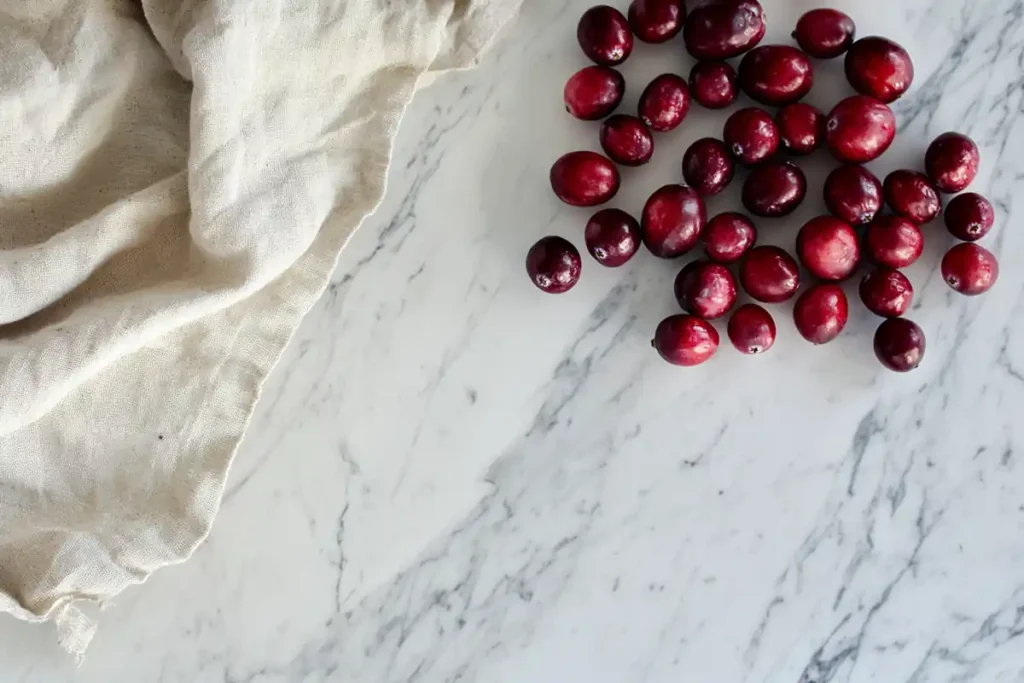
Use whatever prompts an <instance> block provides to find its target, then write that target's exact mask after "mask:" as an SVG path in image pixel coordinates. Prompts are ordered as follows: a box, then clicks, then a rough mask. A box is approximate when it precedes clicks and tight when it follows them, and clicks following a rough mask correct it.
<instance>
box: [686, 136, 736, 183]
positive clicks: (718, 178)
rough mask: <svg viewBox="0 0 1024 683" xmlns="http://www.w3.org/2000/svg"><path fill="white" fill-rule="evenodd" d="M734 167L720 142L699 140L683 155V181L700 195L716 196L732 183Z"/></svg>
mask: <svg viewBox="0 0 1024 683" xmlns="http://www.w3.org/2000/svg"><path fill="white" fill-rule="evenodd" d="M734 173H735V165H734V163H733V160H732V156H731V155H730V154H729V150H728V148H727V147H726V146H725V143H724V142H722V141H721V140H716V139H714V138H701V139H700V140H697V141H696V142H694V143H693V144H692V145H690V147H689V148H688V149H687V150H686V153H685V154H684V155H683V180H685V181H686V184H687V185H689V186H690V187H692V188H693V189H695V190H697V192H699V193H701V194H702V195H705V196H707V195H716V194H718V193H719V192H721V191H722V190H724V189H725V188H726V187H727V186H728V185H729V183H730V182H732V178H733V174H734Z"/></svg>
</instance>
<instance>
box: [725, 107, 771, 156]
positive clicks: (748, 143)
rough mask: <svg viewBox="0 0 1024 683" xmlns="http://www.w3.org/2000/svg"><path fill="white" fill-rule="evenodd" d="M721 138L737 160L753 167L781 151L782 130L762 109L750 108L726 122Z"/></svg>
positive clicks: (737, 113) (733, 115)
mask: <svg viewBox="0 0 1024 683" xmlns="http://www.w3.org/2000/svg"><path fill="white" fill-rule="evenodd" d="M722 139H723V140H724V141H725V145H726V147H728V148H729V151H730V152H732V155H733V156H734V157H736V159H737V160H738V161H739V162H740V163H742V164H745V165H747V166H754V165H755V164H759V163H761V162H762V161H765V160H767V159H769V158H771V157H772V156H773V155H774V154H775V152H776V151H777V150H778V149H779V142H780V136H779V128H778V126H776V125H775V121H774V120H772V117H771V116H770V115H769V114H768V112H766V111H765V110H763V109H758V108H757V107H747V108H745V109H739V110H737V111H735V112H733V113H732V115H730V116H729V118H728V119H726V121H725V126H724V127H723V129H722Z"/></svg>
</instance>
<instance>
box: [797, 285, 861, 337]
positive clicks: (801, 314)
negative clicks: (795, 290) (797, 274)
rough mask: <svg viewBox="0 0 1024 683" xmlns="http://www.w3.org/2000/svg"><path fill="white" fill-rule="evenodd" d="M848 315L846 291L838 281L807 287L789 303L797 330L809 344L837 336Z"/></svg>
mask: <svg viewBox="0 0 1024 683" xmlns="http://www.w3.org/2000/svg"><path fill="white" fill-rule="evenodd" d="M849 317H850V306H849V303H848V302H847V300H846V293H845V292H843V288H842V287H840V286H839V285H836V284H832V283H828V282H826V283H823V284H820V285H815V286H813V287H811V288H810V289H808V290H807V291H806V292H804V293H803V294H801V295H800V298H799V299H797V300H796V306H794V307H793V322H795V323H796V329H797V331H798V332H800V336H801V337H803V338H804V339H806V340H807V341H809V342H811V343H812V344H827V343H829V342H830V341H832V340H833V339H835V338H836V337H838V336H839V333H840V332H842V331H843V328H844V327H846V320H847V319H848V318H849Z"/></svg>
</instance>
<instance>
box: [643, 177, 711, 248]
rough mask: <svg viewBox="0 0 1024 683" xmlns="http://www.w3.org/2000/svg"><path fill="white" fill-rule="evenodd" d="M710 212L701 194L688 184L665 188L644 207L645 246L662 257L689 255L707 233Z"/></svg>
mask: <svg viewBox="0 0 1024 683" xmlns="http://www.w3.org/2000/svg"><path fill="white" fill-rule="evenodd" d="M706 221H707V213H706V210H705V208H704V200H702V199H701V198H700V195H699V194H697V191H696V190H694V189H692V188H689V187H686V186H685V185H665V186H664V187H661V188H659V189H657V190H655V191H654V194H652V195H651V197H650V199H648V200H647V203H646V204H644V211H643V217H642V219H641V223H640V224H641V226H642V228H643V235H644V244H646V245H647V248H648V249H650V250H651V253H652V254H654V255H655V256H658V257H659V258H675V257H676V256H681V255H682V254H684V253H686V252H688V251H689V250H690V249H692V248H693V246H694V245H695V244H696V243H697V240H699V239H700V235H701V233H702V232H703V231H704V223H705V222H706Z"/></svg>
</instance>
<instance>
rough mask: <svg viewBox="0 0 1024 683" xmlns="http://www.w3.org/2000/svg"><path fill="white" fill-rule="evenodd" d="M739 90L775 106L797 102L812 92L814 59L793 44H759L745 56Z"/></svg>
mask: <svg viewBox="0 0 1024 683" xmlns="http://www.w3.org/2000/svg"><path fill="white" fill-rule="evenodd" d="M739 82H740V87H741V88H743V92H745V93H747V94H748V95H750V97H751V99H753V100H755V101H757V102H760V103H761V104H766V105H769V106H773V107H780V106H782V105H785V104H792V103H793V102H796V101H797V100H799V99H800V98H802V97H803V96H804V95H806V94H807V93H808V92H810V90H811V86H812V85H813V84H814V69H813V68H812V67H811V60H810V59H808V58H807V55H805V54H804V53H803V52H802V51H801V50H798V49H797V48H795V47H793V46H791V45H760V46H758V47H755V48H754V49H753V50H751V51H750V52H748V53H747V54H745V55H744V56H743V61H741V62H740V70H739Z"/></svg>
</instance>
